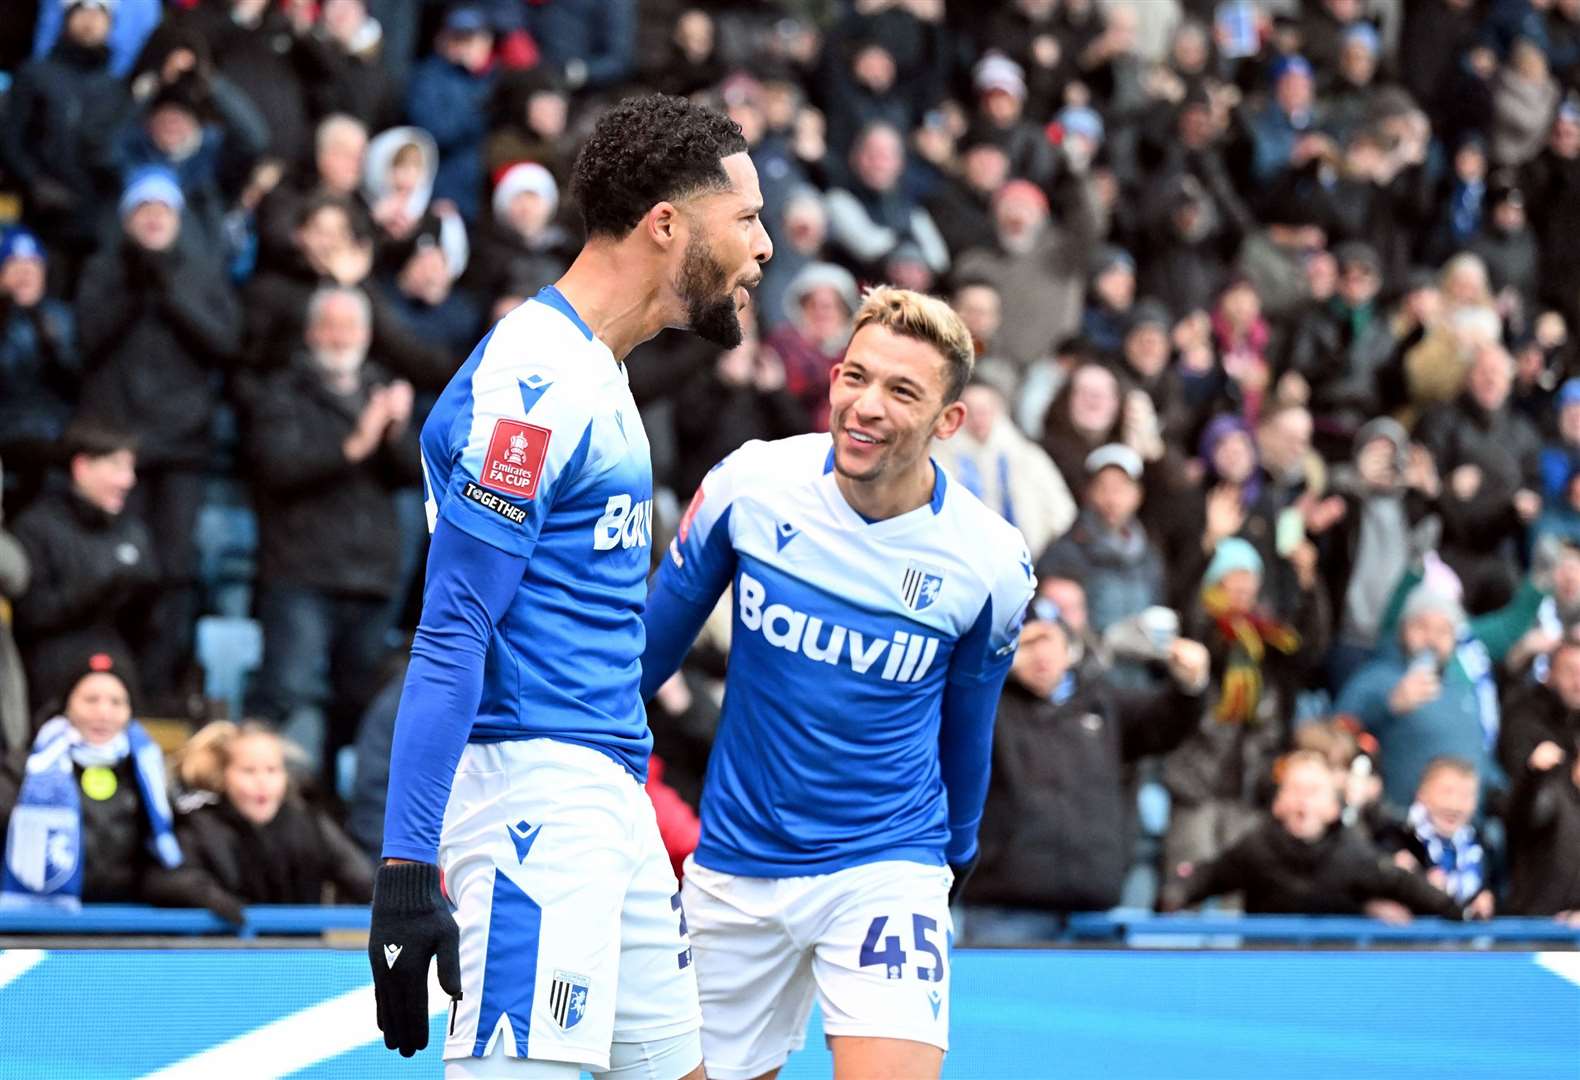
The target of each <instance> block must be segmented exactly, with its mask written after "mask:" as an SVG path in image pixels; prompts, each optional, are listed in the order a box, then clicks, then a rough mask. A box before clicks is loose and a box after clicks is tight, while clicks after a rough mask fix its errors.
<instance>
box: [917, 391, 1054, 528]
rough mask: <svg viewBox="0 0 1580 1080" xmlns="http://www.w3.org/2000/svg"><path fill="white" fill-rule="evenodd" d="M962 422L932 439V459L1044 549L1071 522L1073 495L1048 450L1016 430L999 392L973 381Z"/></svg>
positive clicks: (964, 399) (965, 397)
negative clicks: (948, 433)
mask: <svg viewBox="0 0 1580 1080" xmlns="http://www.w3.org/2000/svg"><path fill="white" fill-rule="evenodd" d="M961 400H962V401H964V402H965V404H966V422H965V424H964V425H963V426H962V427H961V429H960V431H959V432H957V433H956V436H955V437H954V438H952V439H949V440H947V441H943V442H934V444H933V451H932V452H933V458H934V460H935V461H937V463H938V464H940V465H942V466H943V467H944V468H945V469H947V470H948V472H949V475H950V476H951V477H953V478H954V479H955V480H957V481H959V482H960V483H961V484H963V485H965V487H966V489H967V490H969V491H970V492H971V493H972V494H973V495H975V496H976V497H977V498H979V499H981V500H982V501H983V503H985V504H986V505H987V506H988V508H989V509H992V510H996V511H997V512H998V513H999V514H1000V516H1002V517H1003V518H1004V520H1005V521H1008V522H1009V523H1010V524H1011V525H1013V526H1015V527H1016V528H1017V529H1019V530H1020V532H1021V535H1022V536H1023V537H1025V538H1026V549H1027V550H1028V551H1043V550H1045V549H1046V548H1047V547H1048V545H1049V544H1051V543H1053V541H1055V540H1057V539H1058V538H1059V537H1061V536H1063V535H1064V533H1065V530H1067V529H1068V528H1069V527H1070V525H1071V523H1072V522H1074V521H1075V500H1074V499H1073V498H1071V496H1070V489H1069V488H1068V487H1067V486H1066V485H1065V483H1064V477H1063V476H1061V475H1059V469H1058V467H1057V466H1056V465H1054V463H1053V460H1052V459H1051V458H1049V457H1048V454H1047V451H1045V450H1043V449H1042V447H1040V446H1038V445H1037V444H1036V443H1034V442H1032V441H1031V440H1030V439H1028V438H1026V436H1024V435H1022V434H1021V433H1020V430H1019V429H1018V428H1016V427H1015V423H1014V421H1012V420H1011V419H1010V418H1009V411H1008V408H1007V407H1006V404H1005V401H1004V395H1003V394H1002V393H1000V392H999V391H998V389H997V388H995V387H993V386H991V385H989V384H987V383H982V382H978V383H974V384H972V385H971V386H968V387H966V390H965V392H964V393H963V394H962V395H961Z"/></svg>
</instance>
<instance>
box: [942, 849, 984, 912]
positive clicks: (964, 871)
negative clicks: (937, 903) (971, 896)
mask: <svg viewBox="0 0 1580 1080" xmlns="http://www.w3.org/2000/svg"><path fill="white" fill-rule="evenodd" d="M981 861H982V855H981V853H980V852H978V853H977V854H975V855H973V856H971V858H969V859H967V860H966V861H965V862H963V863H955V862H952V863H950V864H949V870H950V872H951V873H953V874H954V875H955V880H954V883H953V884H951V885H950V886H949V906H950V907H954V906H955V904H956V903H957V902H958V901H959V900H960V894H961V893H962V892H963V891H965V887H966V882H967V881H970V880H971V873H972V871H974V870H975V869H976V868H977V863H979V862H981Z"/></svg>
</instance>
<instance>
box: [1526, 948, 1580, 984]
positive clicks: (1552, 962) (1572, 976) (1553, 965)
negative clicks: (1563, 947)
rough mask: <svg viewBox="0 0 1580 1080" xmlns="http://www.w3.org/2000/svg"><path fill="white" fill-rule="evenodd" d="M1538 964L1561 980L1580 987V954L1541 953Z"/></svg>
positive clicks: (1538, 956) (1537, 957) (1537, 958)
mask: <svg viewBox="0 0 1580 1080" xmlns="http://www.w3.org/2000/svg"><path fill="white" fill-rule="evenodd" d="M1536 962H1537V963H1538V964H1540V965H1541V966H1542V967H1544V968H1546V969H1547V970H1548V971H1550V972H1552V973H1553V974H1554V975H1556V976H1558V977H1559V978H1560V979H1568V980H1569V981H1570V982H1572V983H1574V984H1575V985H1576V986H1580V952H1539V953H1537V954H1536Z"/></svg>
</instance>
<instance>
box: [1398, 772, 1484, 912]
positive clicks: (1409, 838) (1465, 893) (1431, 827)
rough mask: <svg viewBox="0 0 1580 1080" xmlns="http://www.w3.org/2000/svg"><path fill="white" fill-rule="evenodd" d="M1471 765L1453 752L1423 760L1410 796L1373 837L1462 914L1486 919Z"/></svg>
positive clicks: (1482, 870) (1475, 797)
mask: <svg viewBox="0 0 1580 1080" xmlns="http://www.w3.org/2000/svg"><path fill="white" fill-rule="evenodd" d="M1476 788H1477V776H1476V768H1475V766H1473V765H1471V764H1470V763H1469V762H1465V761H1459V760H1457V759H1455V758H1434V759H1433V760H1432V761H1429V762H1427V765H1426V772H1425V773H1424V774H1423V775H1422V777H1421V786H1420V787H1419V788H1418V789H1417V790H1416V793H1415V802H1413V803H1411V804H1410V810H1409V812H1408V813H1407V814H1406V815H1405V819H1404V820H1403V821H1402V822H1394V823H1392V824H1391V827H1389V828H1386V829H1384V830H1383V833H1382V835H1381V836H1379V837H1378V846H1379V847H1381V848H1382V849H1383V850H1384V851H1386V852H1389V853H1391V854H1392V855H1393V857H1394V863H1395V864H1396V865H1398V866H1400V867H1402V868H1403V869H1405V870H1409V871H1410V872H1412V873H1415V874H1420V875H1421V876H1422V877H1423V878H1425V879H1426V880H1427V881H1428V882H1430V883H1431V884H1432V885H1434V886H1436V887H1437V888H1439V889H1441V890H1443V892H1445V893H1447V894H1448V895H1449V896H1450V897H1451V898H1452V899H1454V900H1455V901H1457V902H1458V903H1459V904H1461V905H1463V907H1464V909H1465V917H1466V918H1472V919H1490V918H1492V914H1493V910H1494V908H1495V907H1496V901H1495V900H1494V897H1493V892H1492V868H1491V867H1490V866H1489V865H1488V863H1487V858H1486V853H1485V852H1484V851H1483V850H1482V846H1481V837H1480V833H1479V831H1478V830H1477V828H1476V826H1475V824H1474V821H1475V818H1476V806H1477V801H1478V800H1477V795H1476Z"/></svg>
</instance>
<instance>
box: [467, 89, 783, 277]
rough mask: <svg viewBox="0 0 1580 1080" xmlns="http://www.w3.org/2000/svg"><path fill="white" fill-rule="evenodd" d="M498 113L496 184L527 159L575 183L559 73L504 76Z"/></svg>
mask: <svg viewBox="0 0 1580 1080" xmlns="http://www.w3.org/2000/svg"><path fill="white" fill-rule="evenodd" d="M494 112H495V116H496V119H495V122H494V126H493V129H492V131H490V132H489V136H488V142H487V143H486V145H485V149H484V152H483V165H484V167H485V168H486V169H487V171H488V175H489V176H491V177H494V178H495V183H496V185H497V183H498V178H499V177H500V176H502V175H503V173H504V170H506V169H508V168H510V167H511V166H512V165H515V164H516V163H517V162H522V161H535V162H537V163H538V164H539V165H542V166H543V167H544V168H545V169H547V170H549V173H550V175H551V176H553V177H554V182H555V184H556V185H557V186H559V187H562V188H563V187H564V186H565V185H566V184H568V183H570V179H571V165H572V158H571V151H572V150H573V149H574V147H573V146H572V144H571V140H570V139H569V138H567V136H566V133H565V129H566V124H567V121H568V120H569V119H570V97H569V95H568V93H567V92H566V89H565V81H564V79H562V78H561V77H560V75H559V72H558V71H557V70H555V69H553V68H551V67H549V66H548V65H546V64H539V65H538V66H537V67H535V68H532V69H530V70H528V71H512V72H508V73H506V74H502V75H501V76H500V79H499V85H498V87H496V88H495V93H494ZM758 171H759V172H760V171H761V170H758ZM774 246H775V247H778V246H779V245H778V244H777V243H775V244H774Z"/></svg>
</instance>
